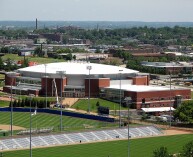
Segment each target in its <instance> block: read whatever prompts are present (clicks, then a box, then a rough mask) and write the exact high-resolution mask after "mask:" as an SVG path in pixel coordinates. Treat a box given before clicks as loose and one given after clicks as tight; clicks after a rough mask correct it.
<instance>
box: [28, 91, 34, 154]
mask: <svg viewBox="0 0 193 157" xmlns="http://www.w3.org/2000/svg"><path fill="white" fill-rule="evenodd" d="M29 96H30V157H32V136H31V128H32V113H31V101H32V98H33V97H34V96H35V95H34V94H30V95H29Z"/></svg>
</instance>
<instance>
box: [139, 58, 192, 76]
mask: <svg viewBox="0 0 193 157" xmlns="http://www.w3.org/2000/svg"><path fill="white" fill-rule="evenodd" d="M141 65H142V66H146V67H153V68H155V69H161V70H162V71H164V73H165V74H170V73H171V74H179V73H184V74H186V73H192V72H193V63H187V62H169V63H166V62H148V61H143V62H141Z"/></svg>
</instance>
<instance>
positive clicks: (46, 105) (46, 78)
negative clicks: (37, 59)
mask: <svg viewBox="0 0 193 157" xmlns="http://www.w3.org/2000/svg"><path fill="white" fill-rule="evenodd" d="M44 66H45V78H46V108H47V72H46V70H47V69H46V68H47V64H44Z"/></svg>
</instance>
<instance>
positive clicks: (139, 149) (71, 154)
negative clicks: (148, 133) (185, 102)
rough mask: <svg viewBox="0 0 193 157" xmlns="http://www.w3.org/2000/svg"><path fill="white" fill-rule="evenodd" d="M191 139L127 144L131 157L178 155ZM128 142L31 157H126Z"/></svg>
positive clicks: (11, 155)
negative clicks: (159, 152) (164, 150)
mask: <svg viewBox="0 0 193 157" xmlns="http://www.w3.org/2000/svg"><path fill="white" fill-rule="evenodd" d="M192 139H193V134H190V135H175V136H165V137H152V138H141V139H132V140H130V143H129V146H130V147H129V148H130V156H131V157H151V156H152V154H153V153H152V152H153V151H154V150H155V149H157V148H160V147H161V146H165V147H167V148H168V151H169V153H172V154H174V153H178V152H180V151H181V150H182V147H183V146H184V145H185V144H186V143H188V142H189V141H191V140H192ZM127 153H128V141H112V142H102V143H92V144H79V145H69V146H60V147H51V148H41V149H33V152H32V154H33V157H42V156H43V157H63V156H64V157H126V156H127ZM3 155H4V156H5V157H26V156H29V150H20V151H12V152H4V153H3Z"/></svg>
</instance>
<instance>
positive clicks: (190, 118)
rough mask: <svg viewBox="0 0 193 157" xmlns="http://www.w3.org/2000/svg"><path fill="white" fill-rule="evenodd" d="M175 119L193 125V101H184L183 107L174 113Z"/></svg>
mask: <svg viewBox="0 0 193 157" xmlns="http://www.w3.org/2000/svg"><path fill="white" fill-rule="evenodd" d="M174 118H175V119H179V120H180V121H182V122H186V123H190V124H193V100H188V101H184V102H183V103H182V104H181V106H179V107H178V108H177V109H176V110H175V111H174Z"/></svg>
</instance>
